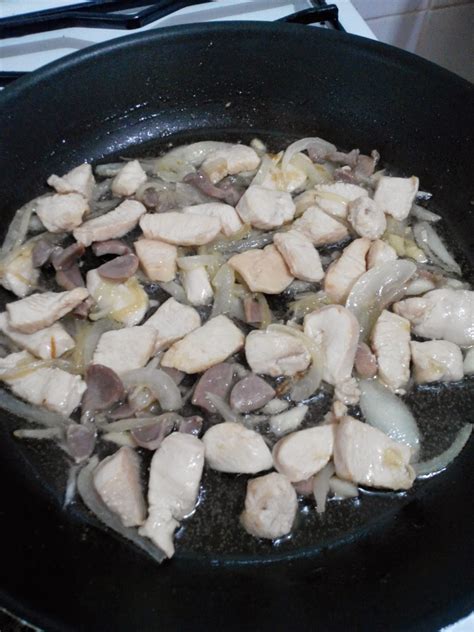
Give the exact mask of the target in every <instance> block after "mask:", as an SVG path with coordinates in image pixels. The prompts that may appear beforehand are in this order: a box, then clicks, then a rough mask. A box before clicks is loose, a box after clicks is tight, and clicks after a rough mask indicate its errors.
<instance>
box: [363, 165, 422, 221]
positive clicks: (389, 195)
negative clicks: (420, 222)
mask: <svg viewBox="0 0 474 632" xmlns="http://www.w3.org/2000/svg"><path fill="white" fill-rule="evenodd" d="M418 185H419V180H418V178H417V177H416V176H412V177H411V178H392V177H390V176H382V177H381V178H380V179H379V181H378V183H377V188H376V189H375V194H374V202H375V203H376V204H377V206H378V207H379V209H380V210H381V211H382V212H383V213H388V214H389V215H391V216H392V217H394V218H395V219H398V220H399V221H401V220H403V219H405V218H406V217H408V214H409V212H410V209H411V205H412V204H413V202H414V200H415V197H416V194H417V193H418Z"/></svg>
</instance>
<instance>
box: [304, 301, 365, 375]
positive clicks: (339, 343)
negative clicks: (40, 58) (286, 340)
mask: <svg viewBox="0 0 474 632" xmlns="http://www.w3.org/2000/svg"><path fill="white" fill-rule="evenodd" d="M304 332H305V334H306V335H307V336H309V337H310V338H314V339H315V340H316V341H318V342H319V344H320V345H321V350H322V354H323V358H324V362H323V380H325V381H326V382H328V384H333V385H336V384H342V383H343V382H346V381H347V380H348V379H349V378H350V376H351V373H352V368H353V366H354V361H355V355H356V351H357V344H358V342H359V323H358V321H357V318H356V317H355V316H354V314H352V312H350V311H349V310H348V309H346V308H345V307H342V305H328V306H327V307H323V308H322V309H320V310H318V311H317V312H312V313H311V314H308V315H307V316H305V319H304Z"/></svg>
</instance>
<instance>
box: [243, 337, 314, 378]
mask: <svg viewBox="0 0 474 632" xmlns="http://www.w3.org/2000/svg"><path fill="white" fill-rule="evenodd" d="M245 356H246V358H247V362H248V364H249V366H250V368H251V369H252V371H253V372H254V373H263V374H264V375H271V376H272V377H277V376H278V375H288V376H291V375H296V373H299V372H300V371H305V370H306V369H307V368H308V366H309V363H310V361H311V356H310V354H309V353H308V350H307V349H306V347H305V346H304V344H303V343H302V342H301V340H299V338H297V337H296V336H292V335H291V334H285V333H280V332H273V331H251V332H250V333H249V335H248V336H247V339H246V341H245Z"/></svg>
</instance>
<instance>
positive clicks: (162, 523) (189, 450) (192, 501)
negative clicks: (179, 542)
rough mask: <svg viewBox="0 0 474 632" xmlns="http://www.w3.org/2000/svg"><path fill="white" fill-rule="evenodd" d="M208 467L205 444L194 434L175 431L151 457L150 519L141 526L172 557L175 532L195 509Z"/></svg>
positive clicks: (144, 532) (149, 486)
mask: <svg viewBox="0 0 474 632" xmlns="http://www.w3.org/2000/svg"><path fill="white" fill-rule="evenodd" d="M203 466H204V444H203V443H202V441H200V440H199V439H197V438H196V437H193V436H192V435H190V434H184V433H182V432H173V433H172V434H170V435H169V436H168V437H166V439H164V440H163V442H162V444H161V446H160V447H159V448H158V450H156V452H155V454H154V455H153V458H152V460H151V466H150V478H149V483H148V505H149V509H148V518H147V519H146V522H145V524H144V525H143V527H141V529H140V535H144V536H146V537H148V538H150V539H151V540H153V542H154V543H155V544H156V545H157V546H158V547H159V548H160V549H162V551H164V552H165V554H166V555H167V556H168V557H172V556H173V555H174V544H173V533H174V531H175V530H176V529H177V528H178V526H179V521H180V520H182V519H183V518H186V516H188V515H189V514H191V513H192V512H193V511H194V507H195V505H196V501H197V497H198V492H199V484H200V482H201V476H202V469H203Z"/></svg>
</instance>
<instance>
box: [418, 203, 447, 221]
mask: <svg viewBox="0 0 474 632" xmlns="http://www.w3.org/2000/svg"><path fill="white" fill-rule="evenodd" d="M411 214H412V215H413V217H416V219H420V220H421V221H423V222H439V220H440V219H442V218H441V215H437V214H436V213H433V212H432V211H429V210H428V209H426V208H423V206H419V205H418V204H413V206H412V207H411Z"/></svg>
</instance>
